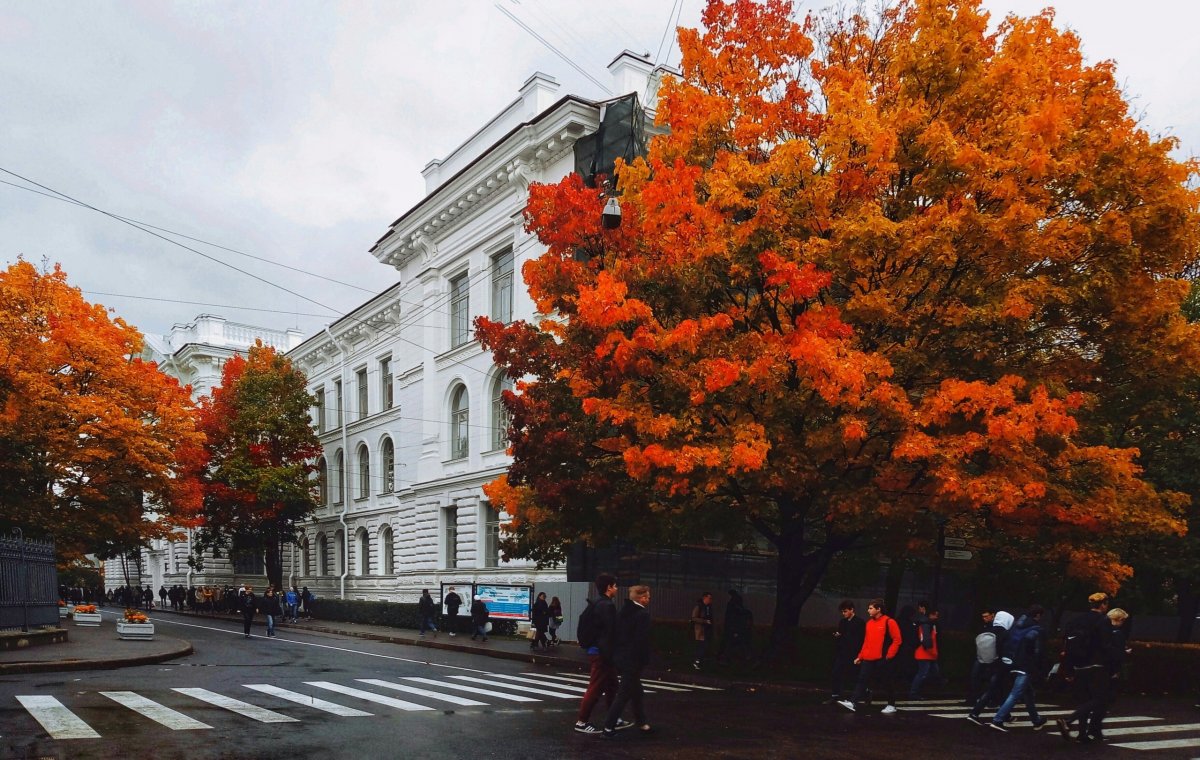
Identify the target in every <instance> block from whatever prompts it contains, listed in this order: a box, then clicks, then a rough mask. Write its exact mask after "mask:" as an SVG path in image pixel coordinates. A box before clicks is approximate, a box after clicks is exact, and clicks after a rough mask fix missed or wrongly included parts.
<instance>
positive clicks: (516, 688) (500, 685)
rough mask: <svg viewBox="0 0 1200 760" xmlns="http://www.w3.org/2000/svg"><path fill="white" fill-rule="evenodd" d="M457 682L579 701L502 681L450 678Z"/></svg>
mask: <svg viewBox="0 0 1200 760" xmlns="http://www.w3.org/2000/svg"><path fill="white" fill-rule="evenodd" d="M450 677H451V678H456V679H458V680H459V681H470V682H471V683H478V684H483V685H484V686H496V687H498V688H501V689H511V690H512V691H523V692H526V693H529V694H541V695H542V696H545V697H558V698H559V699H579V697H577V696H576V695H574V694H563V693H562V692H561V691H547V690H545V689H535V688H533V687H532V686H518V685H517V684H515V683H504V682H502V681H489V680H487V679H486V678H475V677H474V676H450Z"/></svg>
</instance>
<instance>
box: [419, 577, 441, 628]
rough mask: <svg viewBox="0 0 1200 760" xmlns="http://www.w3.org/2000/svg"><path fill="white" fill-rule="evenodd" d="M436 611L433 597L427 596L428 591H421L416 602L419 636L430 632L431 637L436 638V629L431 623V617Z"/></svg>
mask: <svg viewBox="0 0 1200 760" xmlns="http://www.w3.org/2000/svg"><path fill="white" fill-rule="evenodd" d="M436 611H437V605H436V604H434V603H433V597H432V596H430V595H429V589H422V590H421V598H420V600H418V601H417V612H418V613H420V615H421V627H420V631H421V632H420V635H421V636H424V635H425V631H428V630H432V631H433V637H434V638H435V639H436V638H437V635H438V629H437V626H436V625H434V623H433V617H434V614H435V613H436Z"/></svg>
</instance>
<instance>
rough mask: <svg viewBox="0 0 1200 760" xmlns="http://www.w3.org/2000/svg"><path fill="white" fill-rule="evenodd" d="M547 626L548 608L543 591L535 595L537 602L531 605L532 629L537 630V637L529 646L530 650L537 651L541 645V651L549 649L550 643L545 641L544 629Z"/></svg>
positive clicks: (548, 621)
mask: <svg viewBox="0 0 1200 760" xmlns="http://www.w3.org/2000/svg"><path fill="white" fill-rule="evenodd" d="M549 625H550V606H549V605H548V604H546V592H545V591H543V592H541V593H540V594H538V595H537V601H536V602H534V603H533V627H534V628H535V629H536V630H537V637H536V638H534V640H533V643H532V644H530V645H529V648H530V649H537V648H538V644H541V645H542V648H543V649H549V648H550V642H549V641H547V640H546V628H547V627H548V626H549Z"/></svg>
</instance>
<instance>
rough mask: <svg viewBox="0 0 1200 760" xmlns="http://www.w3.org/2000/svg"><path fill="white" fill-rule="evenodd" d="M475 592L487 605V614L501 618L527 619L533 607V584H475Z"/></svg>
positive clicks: (494, 617)
mask: <svg viewBox="0 0 1200 760" xmlns="http://www.w3.org/2000/svg"><path fill="white" fill-rule="evenodd" d="M475 593H476V594H478V595H479V598H480V599H482V600H483V603H484V604H486V605H487V608H488V615H489V616H490V617H492V618H493V619H501V620H528V619H529V612H530V610H531V609H532V607H533V586H509V585H503V584H498V585H494V586H488V585H483V584H477V585H476V586H475Z"/></svg>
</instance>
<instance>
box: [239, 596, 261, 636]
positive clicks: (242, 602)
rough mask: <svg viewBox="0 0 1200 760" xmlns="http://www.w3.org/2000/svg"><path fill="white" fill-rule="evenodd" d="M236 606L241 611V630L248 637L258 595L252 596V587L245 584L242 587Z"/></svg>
mask: <svg viewBox="0 0 1200 760" xmlns="http://www.w3.org/2000/svg"><path fill="white" fill-rule="evenodd" d="M238 607H239V609H241V611H242V632H243V633H245V634H246V638H250V625H251V624H252V623H253V622H254V613H255V612H258V597H256V596H254V589H253V588H251V587H249V586H247V587H246V588H245V589H244V591H243V593H242V595H241V597H240V598H239V599H238Z"/></svg>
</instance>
